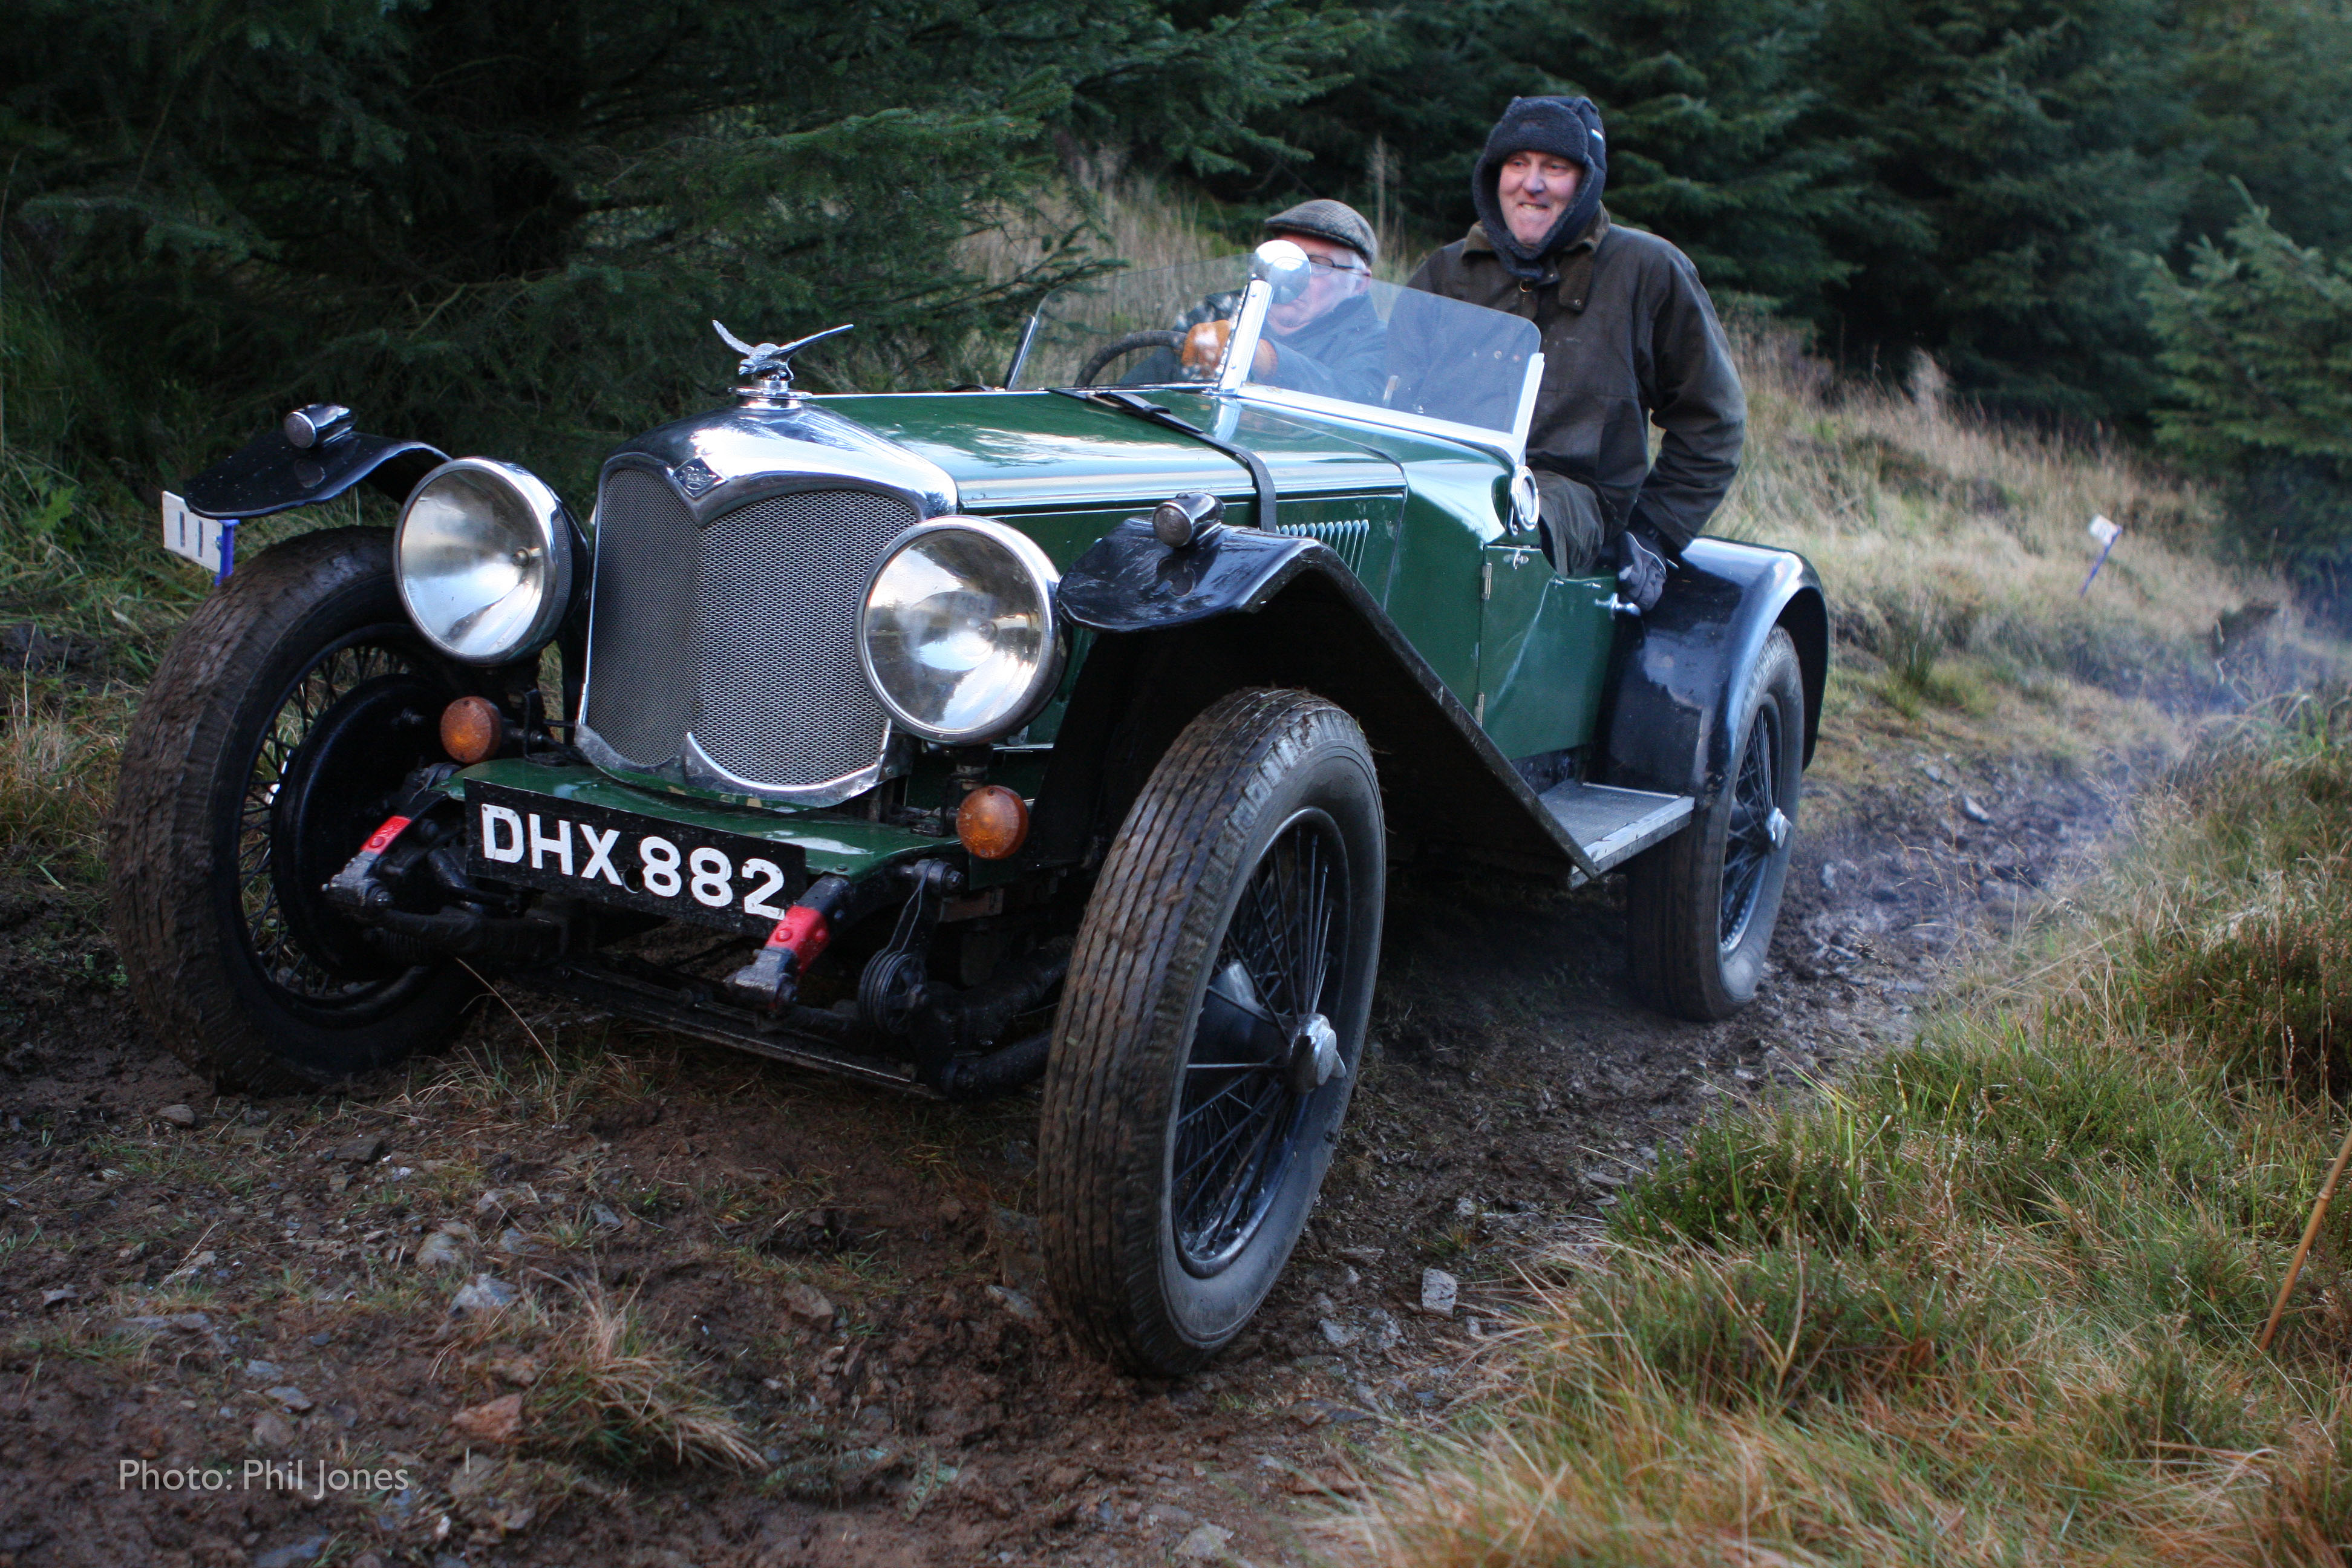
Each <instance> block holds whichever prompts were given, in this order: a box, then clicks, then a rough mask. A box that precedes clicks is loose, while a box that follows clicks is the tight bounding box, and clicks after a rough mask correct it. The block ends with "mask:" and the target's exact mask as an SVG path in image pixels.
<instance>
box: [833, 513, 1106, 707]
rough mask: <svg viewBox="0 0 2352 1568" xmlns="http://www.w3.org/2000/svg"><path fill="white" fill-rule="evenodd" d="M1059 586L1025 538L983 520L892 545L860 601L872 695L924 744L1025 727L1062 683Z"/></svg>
mask: <svg viewBox="0 0 2352 1568" xmlns="http://www.w3.org/2000/svg"><path fill="white" fill-rule="evenodd" d="M1057 581H1058V578H1057V577H1056V575H1055V572H1054V568H1053V565H1052V563H1050V562H1049V561H1047V560H1046V558H1045V552H1043V551H1041V550H1039V549H1038V548H1037V546H1036V545H1035V544H1034V542H1031V541H1030V540H1029V539H1028V537H1027V536H1026V535H1024V534H1022V533H1019V532H1017V531H1013V530H1012V529H1009V528H1006V527H1004V526H1003V524H1001V523H993V522H988V521H984V520H981V519H956V520H941V521H936V522H931V523H926V524H924V525H922V526H921V527H919V528H917V529H915V530H913V531H910V532H908V534H907V535H905V536H904V537H902V538H901V539H900V540H899V542H898V543H897V544H896V545H894V546H893V547H892V548H891V551H890V552H889V554H887V556H885V557H884V559H883V562H882V564H881V566H880V567H879V568H878V569H877V571H876V572H875V574H874V581H873V584H872V585H871V586H870V587H868V588H867V590H866V610H865V615H864V616H863V618H862V621H861V631H862V634H863V635H862V637H861V638H860V647H861V649H862V653H863V657H864V659H865V663H866V675H867V677H868V679H871V680H872V681H873V683H874V689H875V693H876V695H877V696H879V697H880V698H881V699H882V705H883V706H884V707H885V708H887V709H888V710H890V715H891V717H892V718H893V719H895V720H896V721H898V723H899V724H900V725H901V726H902V727H904V728H905V729H908V730H909V731H913V732H914V733H915V734H918V735H920V736H922V737H923V738H924V739H926V740H930V741H940V742H947V743H950V744H966V743H971V742H982V741H991V740H994V739H996V738H997V737H998V736H1001V735H1003V734H1006V733H1008V732H1010V731H1013V730H1014V729H1016V728H1018V727H1019V726H1020V725H1022V724H1024V723H1025V722H1027V721H1028V720H1029V718H1030V716H1031V715H1032V714H1034V712H1035V711H1036V710H1037V709H1038V707H1039V706H1041V705H1042V704H1043V703H1044V701H1045V699H1046V698H1047V697H1048V696H1050V695H1051V694H1052V692H1053V687H1054V682H1055V680H1056V679H1059V678H1060V675H1061V649H1060V644H1059V640H1058V637H1057V635H1056V628H1055V623H1054V587H1055V583H1056V582H1057Z"/></svg>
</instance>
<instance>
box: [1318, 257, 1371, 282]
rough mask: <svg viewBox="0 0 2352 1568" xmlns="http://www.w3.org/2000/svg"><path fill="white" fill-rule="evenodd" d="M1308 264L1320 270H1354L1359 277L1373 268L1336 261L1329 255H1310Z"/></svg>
mask: <svg viewBox="0 0 2352 1568" xmlns="http://www.w3.org/2000/svg"><path fill="white" fill-rule="evenodd" d="M1307 266H1309V267H1312V268H1315V270H1317V271H1318V272H1352V273H1354V274H1355V275H1356V276H1357V277H1359V278H1360V277H1363V276H1364V275H1365V274H1367V273H1369V272H1370V270H1371V268H1368V267H1350V266H1349V265H1348V264H1347V263H1346V262H1344V261H1334V260H1332V259H1331V258H1329V257H1328V256H1310V257H1308V258H1307Z"/></svg>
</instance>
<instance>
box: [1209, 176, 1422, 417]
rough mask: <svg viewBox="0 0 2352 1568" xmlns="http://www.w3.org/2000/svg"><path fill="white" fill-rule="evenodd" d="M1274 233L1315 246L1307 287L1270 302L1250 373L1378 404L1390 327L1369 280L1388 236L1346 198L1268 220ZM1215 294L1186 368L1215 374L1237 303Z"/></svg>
mask: <svg viewBox="0 0 2352 1568" xmlns="http://www.w3.org/2000/svg"><path fill="white" fill-rule="evenodd" d="M1265 232H1266V236H1267V237H1268V238H1271V239H1286V240H1289V241H1290V242H1291V243H1292V244H1293V245H1296V246H1297V247H1298V248H1299V249H1301V250H1303V251H1305V252H1307V274H1308V281H1307V289H1306V291H1305V292H1303V293H1301V294H1299V295H1298V296H1297V297H1296V298H1294V299H1289V300H1280V301H1278V302H1276V304H1274V305H1272V306H1269V307H1268V308H1267V310H1266V312H1265V331H1264V332H1263V333H1262V334H1261V335H1260V336H1259V338H1258V342H1257V353H1255V354H1254V355H1253V356H1252V357H1251V360H1250V379H1251V380H1252V381H1255V382H1258V383H1261V384H1266V385H1271V386H1285V387H1288V388H1289V389H1290V390H1291V391H1293V392H1312V393H1318V394H1320V395H1323V396H1325V397H1342V398H1346V399H1348V400H1349V401H1351V402H1356V403H1377V402H1379V401H1380V398H1381V384H1382V383H1384V382H1385V381H1386V380H1387V379H1388V347H1387V335H1388V329H1387V328H1386V327H1385V326H1384V325H1382V323H1381V317H1380V312H1379V311H1377V310H1373V309H1372V301H1371V300H1370V296H1369V295H1368V293H1367V292H1366V289H1365V284H1366V283H1367V282H1368V281H1369V280H1370V278H1371V275H1372V263H1373V262H1374V261H1376V260H1378V259H1379V258H1380V252H1381V242H1380V239H1379V237H1377V236H1375V235H1374V234H1373V233H1372V226H1371V225H1370V224H1369V223H1366V222H1365V221H1364V215H1363V214H1361V213H1360V212H1358V211H1357V210H1356V209H1355V208H1353V207H1351V206H1349V205H1348V204H1347V203H1345V202H1335V201H1328V200H1318V201H1311V202H1301V203H1300V204H1299V205H1297V206H1295V207H1292V208H1290V209H1289V210H1288V211H1286V212H1278V213H1276V214H1275V215H1274V216H1272V217H1270V218H1268V219H1266V220H1265ZM1220 302H1221V301H1219V300H1210V301H1207V302H1205V303H1204V305H1203V306H1202V310H1199V311H1197V312H1195V314H1196V315H1208V314H1210V313H1211V312H1214V314H1215V316H1216V317H1217V318H1218V319H1213V320H1206V321H1198V320H1195V321H1183V322H1180V323H1179V325H1180V326H1182V327H1184V328H1186V329H1187V330H1186V331H1185V333H1184V346H1183V349H1182V351H1181V358H1182V361H1183V365H1184V370H1185V373H1186V374H1189V375H1194V376H1200V377H1203V378H1205V377H1208V376H1212V375H1214V374H1216V372H1217V367H1218V366H1219V365H1220V364H1222V363H1224V358H1225V348H1226V345H1227V344H1228V343H1229V342H1232V340H1233V335H1234V324H1233V321H1232V315H1233V305H1232V303H1231V302H1230V301H1226V302H1223V309H1222V310H1220V309H1218V306H1219V304H1220Z"/></svg>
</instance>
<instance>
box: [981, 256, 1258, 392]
mask: <svg viewBox="0 0 2352 1568" xmlns="http://www.w3.org/2000/svg"><path fill="white" fill-rule="evenodd" d="M1249 279H1250V269H1249V258H1248V257H1246V256H1231V257H1227V258H1224V259H1223V260H1221V261H1194V262H1188V263H1186V264H1185V265H1184V266H1181V267H1159V268H1152V269H1151V270H1150V271H1149V272H1113V273H1108V274H1106V275H1105V276H1103V277H1099V278H1089V279H1087V280H1086V281H1085V282H1083V283H1073V284H1071V285H1070V286H1069V287H1068V288H1066V289H1055V290H1054V291H1053V292H1052V293H1051V294H1048V295H1046V296H1045V300H1043V301H1042V302H1041V303H1040V304H1039V305H1038V307H1037V314H1036V317H1035V319H1034V321H1032V322H1031V324H1030V331H1029V344H1028V349H1027V352H1026V353H1024V355H1023V356H1022V359H1021V363H1020V364H1019V365H1018V366H1017V367H1016V368H1015V374H1014V375H1013V385H1014V386H1016V387H1027V388H1034V387H1040V386H1171V385H1179V384H1194V385H1198V384H1203V383H1207V382H1213V381H1214V380H1216V378H1217V366H1218V364H1219V363H1222V360H1223V341H1222V339H1221V338H1220V336H1219V334H1218V332H1217V331H1215V329H1214V328H1212V329H1211V331H1208V332H1205V333H1202V334H1200V335H1199V336H1198V337H1197V338H1195V339H1194V340H1193V343H1192V352H1191V353H1186V352H1185V344H1186V340H1187V338H1188V337H1192V329H1193V328H1195V327H1198V326H1201V325H1202V324H1203V323H1217V324H1221V325H1222V326H1223V331H1224V335H1225V336H1230V335H1231V333H1232V331H1233V323H1234V317H1235V316H1237V315H1239V314H1240V312H1241V308H1242V291H1243V290H1244V289H1246V288H1248V287H1249Z"/></svg>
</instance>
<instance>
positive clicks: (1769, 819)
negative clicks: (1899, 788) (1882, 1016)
mask: <svg viewBox="0 0 2352 1568" xmlns="http://www.w3.org/2000/svg"><path fill="white" fill-rule="evenodd" d="M1732 711H1733V713H1734V714H1735V715H1737V716H1738V726H1739V728H1738V732H1737V733H1736V734H1735V735H1734V737H1733V741H1732V747H1731V756H1732V764H1731V770H1730V773H1729V775H1728V776H1727V778H1726V779H1725V780H1724V782H1723V784H1722V786H1721V787H1720V788H1719V789H1718V790H1717V792H1716V793H1715V795H1714V796H1713V797H1712V798H1710V799H1706V800H1702V801H1700V802H1699V803H1698V809H1697V811H1696V815H1695V816H1693V818H1692V820H1691V825H1690V826H1688V827H1687V828H1685V830H1684V831H1683V832H1681V833H1679V834H1677V835H1675V837H1673V838H1671V839H1669V840H1667V841H1666V842H1665V843H1664V844H1662V845H1660V846H1659V847H1657V848H1655V849H1653V850H1651V851H1650V852H1649V853H1648V854H1646V855H1643V856H1642V857H1640V858H1637V859H1636V860H1635V861H1634V862H1633V864H1632V865H1631V866H1630V867H1628V868H1627V877H1626V888H1625V909H1626V937H1627V942H1626V946H1627V949H1628V954H1629V957H1630V958H1631V960H1632V965H1633V983H1634V985H1635V986H1636V987H1637V988H1638V989H1639V990H1640V991H1641V993H1642V994H1643V999H1644V1000H1646V1001H1647V1002H1648V1003H1649V1004H1650V1005H1652V1006H1654V1007H1655V1008H1657V1009H1658V1010H1659V1011H1661V1012H1664V1013H1670V1014H1673V1015H1674V1016H1676V1017H1678V1018H1688V1019H1691V1020H1693V1021H1694V1022H1699V1023H1706V1022H1712V1021H1714V1020H1716V1019H1718V1018H1727V1017H1729V1016H1731V1015H1732V1014H1734V1013H1736V1012H1738V1010H1739V1009H1740V1008H1742V1007H1745V1006H1746V1005H1748V1003H1749V1002H1751V1001H1753V1000H1755V997H1756V983H1757V981H1758V980H1759V978H1761V976H1762V974H1763V972H1764V955H1765V952H1766V950H1768V949H1769V947H1770V946H1771V944H1772V927H1773V923H1774V922H1775V921H1777V920H1778V919H1779V918H1780V890H1781V888H1782V886H1783V885H1784V884H1785V883H1786V882H1787V880H1788V876H1789V856H1790V850H1791V849H1792V848H1793V847H1794V844H1795V838H1796V830H1795V825H1796V817H1797V797H1798V795H1799V793H1800V791H1801V788H1802V785H1803V782H1804V760H1805V684H1804V679H1803V673H1802V670H1801V668H1800V667H1799V665H1798V663H1797V648H1796V645H1795V644H1794V643H1793V642H1791V641H1790V639H1789V634H1788V633H1787V632H1785V631H1782V630H1780V629H1778V628H1775V629H1774V631H1773V633H1772V635H1771V637H1770V638H1769V639H1768V640H1767V641H1766V643H1765V645H1764V652H1763V655H1762V657H1760V658H1758V659H1757V661H1756V666H1755V668H1753V669H1752V670H1751V671H1749V673H1748V689H1747V690H1746V692H1745V693H1744V694H1743V698H1742V700H1741V701H1740V702H1739V704H1738V706H1736V707H1735V708H1734V709H1733V710H1732Z"/></svg>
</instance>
